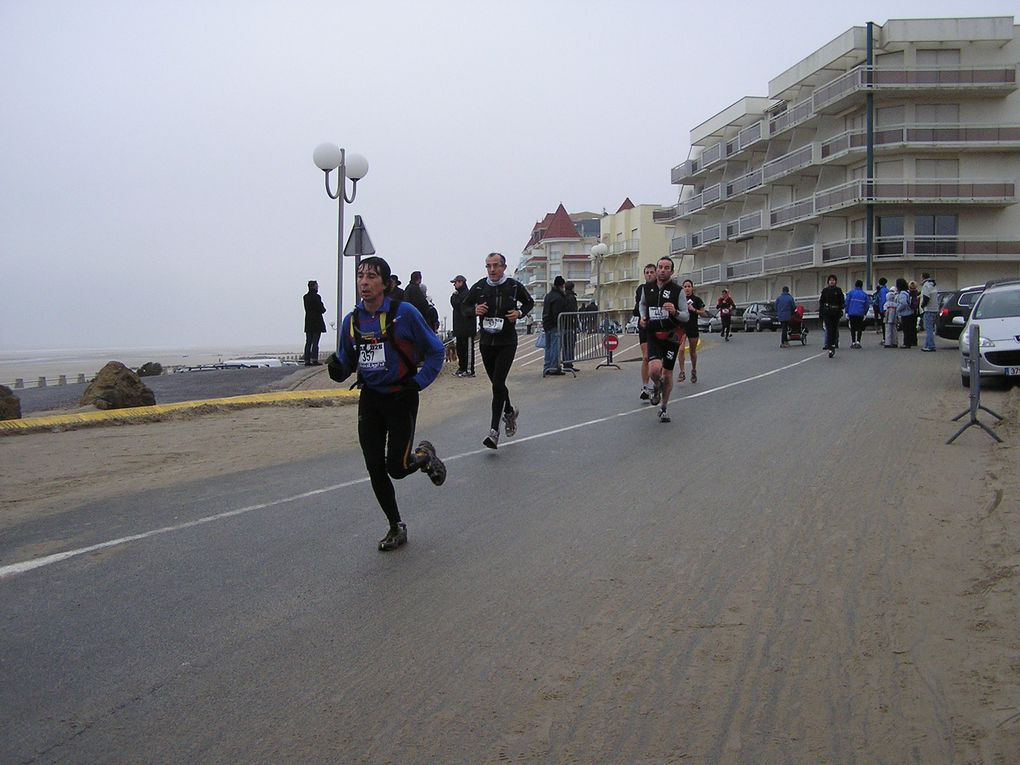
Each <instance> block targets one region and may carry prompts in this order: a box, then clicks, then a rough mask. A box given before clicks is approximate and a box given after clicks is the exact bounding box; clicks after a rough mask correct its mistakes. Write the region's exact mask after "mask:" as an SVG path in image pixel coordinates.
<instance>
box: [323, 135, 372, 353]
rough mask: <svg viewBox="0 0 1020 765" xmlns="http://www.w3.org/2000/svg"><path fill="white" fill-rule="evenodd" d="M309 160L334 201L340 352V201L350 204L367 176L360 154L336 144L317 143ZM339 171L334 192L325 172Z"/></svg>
mask: <svg viewBox="0 0 1020 765" xmlns="http://www.w3.org/2000/svg"><path fill="white" fill-rule="evenodd" d="M312 161H313V162H315V166H316V167H318V168H319V169H320V170H322V172H323V174H324V175H325V177H326V193H327V194H328V195H329V198H330V199H336V200H337V203H338V204H337V207H338V213H337V245H336V352H337V355H339V354H340V341H341V339H342V338H341V337H340V332H341V327H342V326H343V319H344V311H343V294H344V292H343V290H344V202H347V204H352V203H353V202H354V197H355V196H356V195H357V193H358V181H360V180H361V179H362V178H364V177H365V176H366V175H368V160H367V159H365V158H364V157H363V156H361V155H360V154H353V153H351V154H348V153H347V151H346V150H345V149H341V148H339V147H338V146H337V145H336V144H332V143H320V144H319V145H318V146H316V147H315V151H313V152H312ZM333 170H339V171H340V172H339V174H338V181H337V186H336V193H335V194H334V193H333V192H332V191H331V190H330V187H329V174H330V173H331V172H332V171H333ZM348 178H350V179H351V195H350V197H348V196H347V179H348Z"/></svg>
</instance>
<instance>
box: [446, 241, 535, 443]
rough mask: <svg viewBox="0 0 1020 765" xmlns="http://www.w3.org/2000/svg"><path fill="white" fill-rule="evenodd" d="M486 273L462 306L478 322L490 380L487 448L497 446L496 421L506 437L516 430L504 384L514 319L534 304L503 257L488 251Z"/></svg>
mask: <svg viewBox="0 0 1020 765" xmlns="http://www.w3.org/2000/svg"><path fill="white" fill-rule="evenodd" d="M485 272H486V273H487V274H488V276H487V277H486V278H484V279H480V280H479V281H477V282H475V284H474V285H473V286H472V287H471V289H470V290H468V294H467V295H466V296H465V297H464V301H463V303H462V308H461V310H463V311H464V312H465V313H467V314H468V315H469V316H477V317H478V320H479V321H480V322H481V334H480V336H479V338H478V349H479V352H480V353H481V355H482V364H483V365H484V366H485V374H487V375H488V376H489V380H490V381H491V382H492V417H491V418H490V420H489V434H488V435H487V436H486V437H485V438H484V439H483V440H482V444H484V445H485V446H487V447H488V448H490V449H496V448H498V447H499V420H500V415H502V418H503V425H504V429H505V432H506V435H507V437H511V436H513V435H514V434H515V433H516V432H517V416H518V415H519V414H520V410H519V409H517V407H515V406H514V405H513V404H511V403H510V389H509V388H507V386H506V378H507V375H509V374H510V366H511V365H512V364H513V363H514V356H516V355H517V320H518V319H520V318H521V317H523V316H524V315H525V314H527V313H529V312H530V311H531V309H532V308H534V307H535V301H534V300H532V298H531V295H529V294H528V291H527V290H526V289H525V288H524V285H523V284H521V283H520V282H518V281H516V280H514V279H511V278H510V277H509V276H507V275H506V258H504V257H503V256H502V255H501V254H500V253H498V252H490V253H489V255H488V257H487V258H485Z"/></svg>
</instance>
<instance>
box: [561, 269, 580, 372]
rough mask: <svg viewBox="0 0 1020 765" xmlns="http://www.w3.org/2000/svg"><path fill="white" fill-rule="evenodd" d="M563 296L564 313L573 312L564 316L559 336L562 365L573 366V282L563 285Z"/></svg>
mask: <svg viewBox="0 0 1020 765" xmlns="http://www.w3.org/2000/svg"><path fill="white" fill-rule="evenodd" d="M563 297H564V299H565V300H566V307H565V308H564V309H563V311H564V313H568V314H574V315H573V316H567V317H565V318H564V325H563V337H562V338H560V341H561V343H562V344H563V367H564V368H565V369H573V368H574V347H575V345H576V343H577V318H578V317H577V315H576V314H577V293H575V292H574V283H573V282H567V283H566V284H564V285H563Z"/></svg>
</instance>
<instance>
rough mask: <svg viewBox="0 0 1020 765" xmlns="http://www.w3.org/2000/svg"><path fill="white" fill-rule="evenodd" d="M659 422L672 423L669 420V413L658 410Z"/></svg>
mask: <svg viewBox="0 0 1020 765" xmlns="http://www.w3.org/2000/svg"><path fill="white" fill-rule="evenodd" d="M659 422H672V420H670V419H669V412H667V411H666V410H665V409H659Z"/></svg>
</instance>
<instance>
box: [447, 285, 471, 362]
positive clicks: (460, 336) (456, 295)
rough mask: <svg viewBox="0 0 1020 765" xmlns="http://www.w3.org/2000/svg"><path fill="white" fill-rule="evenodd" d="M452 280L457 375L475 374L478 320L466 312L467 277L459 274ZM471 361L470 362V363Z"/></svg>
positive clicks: (451, 297) (451, 299)
mask: <svg viewBox="0 0 1020 765" xmlns="http://www.w3.org/2000/svg"><path fill="white" fill-rule="evenodd" d="M450 282H451V283H452V284H453V294H452V295H450V307H452V308H453V337H454V339H455V340H456V343H457V371H456V372H454V374H455V375H457V377H474V376H475V332H476V331H477V329H478V320H477V319H476V318H475V317H474V316H468V315H467V314H465V313H464V298H466V297H467V294H468V286H467V279H465V278H464V277H463V276H462V275H460V274H457V275H456V276H455V277H453V278H452V279H451V280H450ZM469 362H470V363H469Z"/></svg>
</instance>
